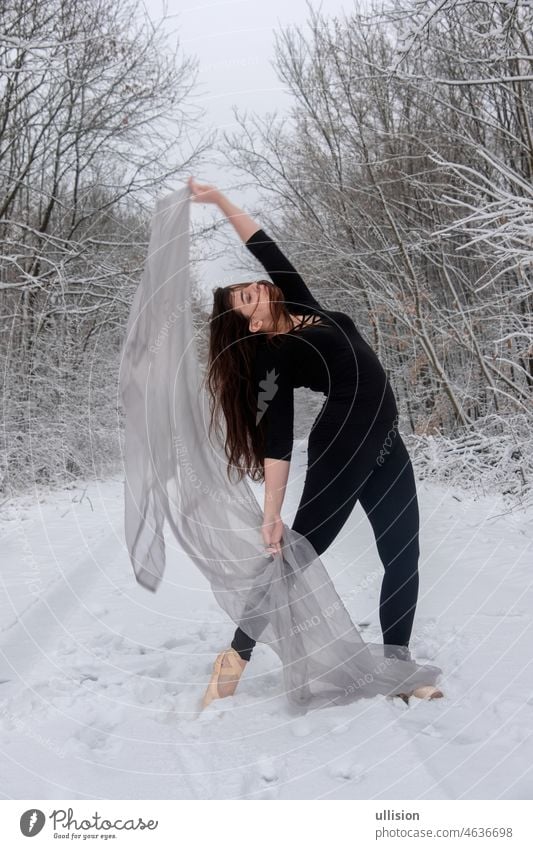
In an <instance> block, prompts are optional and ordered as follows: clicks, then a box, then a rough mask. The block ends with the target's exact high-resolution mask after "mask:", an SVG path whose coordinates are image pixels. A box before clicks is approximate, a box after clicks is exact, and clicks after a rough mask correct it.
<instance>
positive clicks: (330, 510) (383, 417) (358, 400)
mask: <svg viewBox="0 0 533 849" xmlns="http://www.w3.org/2000/svg"><path fill="white" fill-rule="evenodd" d="M245 244H246V247H247V248H248V249H249V250H250V251H251V253H252V254H253V255H254V256H255V257H256V258H257V259H258V260H259V262H260V263H261V264H262V265H263V267H264V268H265V270H266V272H267V273H268V275H269V276H270V278H271V279H272V281H273V282H274V283H275V284H276V285H277V286H279V287H280V289H282V291H283V294H284V298H285V302H286V305H287V308H288V310H289V312H290V313H291V314H293V315H303V316H304V318H303V320H302V322H301V323H300V325H298V326H296V327H294V328H293V329H292V330H290V331H288V332H287V333H282V334H278V335H276V336H275V337H273V339H274V344H272V341H271V340H267V338H266V336H265V335H264V334H258V337H259V338H258V351H257V355H256V360H255V370H254V377H255V381H256V388H257V398H258V408H257V409H258V413H259V414H261V415H262V416H264V425H265V431H266V451H265V456H266V457H272V458H276V459H284V460H290V459H291V456H292V446H293V424H294V401H293V394H294V388H295V387H300V386H305V387H308V388H309V389H311V390H313V391H316V392H322V393H323V394H324V395H325V396H326V399H325V401H324V403H323V405H322V408H321V410H320V412H319V414H318V416H317V417H316V419H315V421H314V423H313V425H312V428H311V431H310V434H309V439H308V448H307V460H308V465H307V473H306V477H305V481H304V486H303V491H302V495H301V499H300V503H299V506H298V510H297V513H296V516H295V518H294V521H293V525H292V527H293V528H294V529H295V530H297V531H298V532H299V533H301V534H302V535H303V536H305V537H307V538H308V539H309V541H310V542H311V544H312V545H313V547H314V548H315V551H316V552H317V554H319V555H320V554H322V553H323V552H324V551H325V550H326V549H327V548H328V546H329V545H330V544H331V542H332V541H333V540H334V539H335V537H336V536H337V534H338V533H339V531H340V530H341V528H342V527H343V525H344V524H345V523H346V521H347V519H348V517H349V515H350V513H351V512H352V510H353V508H354V506H355V503H356V501H357V500H359V501H360V503H361V505H362V507H363V509H364V511H365V512H366V514H367V516H368V519H369V521H370V523H371V525H372V528H373V531H374V534H375V538H376V544H377V548H378V553H379V556H380V559H381V561H382V563H383V567H384V570H385V572H384V577H383V581H382V586H381V595H380V608H379V616H380V623H381V629H382V634H383V642H384V643H385V644H391V645H394V646H404V647H405V654H404V655H403V656H404V657H406V658H407V659H408V658H409V652H408V650H407V646H408V644H409V639H410V636H411V631H412V626H413V620H414V615H415V609H416V603H417V598H418V585H419V578H418V558H419V542H418V532H419V512H418V501H417V493H416V485H415V478H414V473H413V468H412V465H411V461H410V458H409V455H408V453H407V449H406V447H405V444H404V442H403V440H402V438H401V436H400V433H399V430H398V416H399V414H398V408H397V404H396V400H395V397H394V393H393V390H392V387H391V385H390V383H389V380H388V377H387V375H386V373H385V371H384V369H383V367H382V365H381V363H380V361H379V359H378V357H377V356H376V354H375V352H374V351H373V350H372V348H371V347H370V345H369V344H368V343H367V342H366V341H365V340H364V339H363V337H362V336H361V334H360V333H359V331H358V330H357V328H356V326H355V324H354V322H353V321H352V319H351V318H350V317H349V316H348V315H346V314H345V313H343V312H337V311H333V310H326V309H324V307H323V306H322V305H321V304H320V303H319V302H318V301H317V300H316V298H315V297H314V296H313V295H312V294H311V292H310V291H309V289H308V288H307V286H306V284H305V282H304V281H303V279H302V278H301V277H300V275H299V274H298V272H297V271H296V270H295V269H294V267H293V266H292V265H291V263H290V262H289V260H288V259H287V258H286V257H285V256H284V254H283V253H282V251H281V250H280V248H279V247H278V245H277V244H276V243H275V242H274V241H273V239H272V238H271V237H270V236H268V235H267V234H266V233H265V231H264V230H263V229H259V230H257V231H256V232H255V233H253V235H252V236H250V238H249V239H248V240H247V241H246V242H245ZM309 321H310V322H311V323H306V322H309ZM354 544H356V541H355V540H354ZM231 645H232V647H233V648H234V649H235V650H236V651H237V652H238V653H239V654H240V656H241V657H242V658H243V659H245V660H249V659H250V656H251V651H252V648H253V646H254V645H255V641H254V640H252V639H251V638H250V637H248V636H247V634H246V633H245V632H244V631H242V630H241V629H240V628H237V630H236V632H235V635H234V638H233V641H232V643H231Z"/></svg>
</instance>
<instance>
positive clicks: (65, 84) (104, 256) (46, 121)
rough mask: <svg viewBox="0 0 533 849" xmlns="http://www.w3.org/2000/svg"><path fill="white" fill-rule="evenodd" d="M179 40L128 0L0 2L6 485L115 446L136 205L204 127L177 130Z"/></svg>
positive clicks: (194, 150)
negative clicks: (115, 402)
mask: <svg viewBox="0 0 533 849" xmlns="http://www.w3.org/2000/svg"><path fill="white" fill-rule="evenodd" d="M180 53H181V50H180V46H179V44H176V45H175V46H174V47H172V46H171V44H170V42H169V38H168V36H167V35H166V34H165V29H164V22H163V21H162V22H160V23H159V24H157V25H154V24H153V23H152V21H151V20H150V19H149V18H148V17H147V16H146V13H145V11H144V6H143V5H142V4H140V3H138V2H137V0H118V2H114V3H107V2H104V0H47V2H46V3H42V2H40V0H5V2H4V3H3V4H2V5H1V7H0V93H1V99H0V242H1V255H0V298H1V304H2V319H1V325H0V353H1V357H2V371H3V373H4V374H5V375H7V378H6V383H5V386H4V398H5V402H4V422H5V427H4V435H5V439H6V444H5V447H4V451H3V452H2V455H3V457H4V463H5V466H4V475H3V476H4V480H5V481H8V480H9V481H10V484H11V485H14V484H15V483H16V482H27V481H29V480H31V479H32V478H33V477H37V479H41V480H49V479H52V478H53V477H55V476H56V473H57V474H61V470H63V471H64V470H65V468H66V469H67V471H70V472H72V473H74V474H76V473H80V472H81V471H83V472H85V473H89V472H91V464H92V463H95V464H96V466H97V468H100V467H102V468H103V467H105V465H106V463H107V462H108V460H109V461H110V460H112V458H113V456H114V457H117V456H118V452H117V446H116V445H113V442H116V434H115V433H114V429H113V426H112V425H111V422H112V420H113V418H112V417H113V414H112V406H111V405H110V404H109V398H110V397H114V395H115V394H116V393H115V385H114V384H115V379H116V366H117V363H116V356H117V352H118V349H119V346H120V338H121V330H122V328H123V326H124V322H125V317H126V314H127V310H128V304H129V301H130V299H131V295H132V290H133V288H134V287H135V285H136V284H137V282H138V278H139V274H140V271H141V267H142V262H143V259H144V254H145V248H146V239H147V223H148V210H149V209H150V208H151V206H152V201H153V198H154V195H155V194H157V193H158V192H160V191H161V190H162V189H163V188H165V187H167V188H170V185H169V184H170V183H171V181H173V180H175V179H176V177H179V175H181V174H184V173H188V171H189V169H190V168H191V166H192V165H193V164H194V163H195V162H196V161H197V160H198V159H199V158H200V157H201V155H202V153H203V151H204V150H205V149H207V148H208V147H209V146H210V143H211V142H210V140H209V139H203V140H201V141H198V142H197V144H196V145H195V146H191V145H190V142H189V141H188V137H187V130H188V127H189V126H190V125H191V123H192V121H193V120H195V119H196V118H197V117H198V113H199V110H198V108H193V104H192V99H191V97H190V95H191V92H192V90H193V87H194V85H195V78H196V71H197V67H196V60H192V59H190V58H187V57H181V56H180ZM95 358H96V361H95ZM91 360H92V361H91ZM89 376H90V379H91V381H92V382H93V385H92V387H90V389H91V391H92V392H93V395H92V397H91V396H90V394H89V387H88V378H89ZM94 392H96V396H95V395H94ZM104 396H107V408H106V404H105V401H104ZM95 398H96V399H97V400H95ZM95 404H96V407H97V409H95ZM106 409H107V410H108V412H107V413H105V412H104V411H105V410H106ZM100 413H101V415H102V416H103V417H104V418H106V417H107V420H108V423H107V424H105V425H104V424H103V420H102V418H101V417H100ZM89 414H91V415H92V418H93V430H92V433H91V434H90V436H89V433H88V431H87V429H86V422H87V420H88V417H89ZM80 422H84V423H85V428H82V429H81V430H80ZM51 425H52V427H51ZM99 428H101V431H102V433H103V436H102V439H100V436H99V432H98V431H99ZM32 434H33V439H32ZM91 439H92V440H93V444H92V445H91ZM51 447H52V450H50V448H51Z"/></svg>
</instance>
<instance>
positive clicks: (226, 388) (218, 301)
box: [206, 280, 291, 482]
mask: <svg viewBox="0 0 533 849" xmlns="http://www.w3.org/2000/svg"><path fill="white" fill-rule="evenodd" d="M257 282H259V283H266V284H267V285H268V286H269V290H268V291H269V293H270V312H271V315H272V320H273V325H274V327H273V329H272V330H271V331H269V333H279V332H283V331H284V330H285V329H286V328H287V326H289V325H290V324H291V322H290V313H289V310H288V309H287V307H286V305H285V299H284V297H283V292H282V290H281V289H280V288H279V287H278V286H275V285H274V284H273V283H271V282H270V281H268V280H258V281H257ZM249 285H250V284H249V283H240V284H233V285H232V286H218V287H217V288H216V289H215V290H214V292H213V297H214V301H213V310H212V312H211V316H210V318H209V355H208V366H207V375H206V385H207V388H208V390H209V393H210V406H211V421H210V424H209V435H211V432H212V429H213V427H215V428H216V429H217V433H218V434H219V435H220V437H221V438H223V437H224V432H223V429H222V427H221V423H220V414H221V413H222V414H223V416H224V419H225V423H226V432H225V440H224V447H225V452H226V457H227V459H228V465H227V470H226V471H227V475H228V478H229V480H230V481H231V473H232V470H235V471H236V474H237V481H241V480H242V479H243V477H244V476H245V475H249V477H250V478H251V479H252V480H253V481H258V482H261V481H264V479H265V432H264V424H263V418H264V417H261V420H260V422H259V424H256V415H257V400H258V399H257V389H256V387H255V385H254V377H253V368H254V362H255V356H256V353H257V345H258V343H259V341H260V340H259V339H258V338H256V337H258V336H259V335H261V336H263V337H264V336H265V335H266V334H265V333H263V332H262V331H259V332H257V333H251V332H250V330H249V326H248V325H249V322H250V319H249V318H247V317H246V316H244V315H242V314H241V313H240V312H239V311H238V310H235V309H233V305H232V302H231V296H230V291H231V290H232V289H236V288H239V287H240V286H249ZM267 342H268V344H272V345H276V344H278V343H279V337H277V336H275V335H273V336H271V337H270V336H267Z"/></svg>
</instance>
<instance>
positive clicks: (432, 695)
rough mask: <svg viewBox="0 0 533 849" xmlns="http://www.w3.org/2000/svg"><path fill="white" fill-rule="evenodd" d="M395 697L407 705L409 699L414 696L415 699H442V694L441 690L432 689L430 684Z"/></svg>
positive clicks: (397, 694)
mask: <svg viewBox="0 0 533 849" xmlns="http://www.w3.org/2000/svg"><path fill="white" fill-rule="evenodd" d="M396 696H397V697H398V698H400V699H403V701H404V702H405V703H406V704H408V703H409V697H410V696H414V697H415V698H417V699H427V700H429V699H442V698H443V697H444V693H443V692H442V690H439V688H438V687H434V686H433V685H432V684H426V685H423V686H422V687H417V688H416V689H415V690H411V692H410V693H396Z"/></svg>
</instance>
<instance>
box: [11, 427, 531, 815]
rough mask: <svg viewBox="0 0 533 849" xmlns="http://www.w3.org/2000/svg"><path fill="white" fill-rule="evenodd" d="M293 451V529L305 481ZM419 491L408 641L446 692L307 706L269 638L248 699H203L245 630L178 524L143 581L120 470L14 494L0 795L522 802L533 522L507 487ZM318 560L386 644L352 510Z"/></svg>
mask: <svg viewBox="0 0 533 849" xmlns="http://www.w3.org/2000/svg"><path fill="white" fill-rule="evenodd" d="M298 447H299V451H298V453H296V452H295V462H294V463H293V468H292V469H291V481H290V485H289V489H288V493H287V499H286V506H287V508H288V509H286V510H285V512H284V519H285V521H286V522H288V523H290V522H291V521H292V516H293V515H294V510H295V509H296V505H297V503H298V498H299V493H300V487H301V485H302V483H303V480H302V477H303V475H302V472H303V469H304V459H303V458H304V456H305V455H304V453H303V449H304V445H303V443H300V444H299V446H298ZM418 491H419V500H420V508H421V521H422V527H421V549H422V555H421V563H420V571H421V588H420V597H419V605H418V610H417V616H416V620H415V631H414V635H413V639H412V643H411V648H412V650H413V653H414V655H415V657H416V658H417V660H419V661H420V662H425V661H428V662H429V661H431V662H435V663H437V664H438V665H439V666H440V667H441V668H442V669H443V670H444V675H443V679H442V687H443V689H444V691H445V696H446V697H445V698H444V699H441V700H439V701H434V702H420V701H415V703H413V700H411V701H412V703H411V704H410V705H409V706H407V705H405V704H404V703H403V702H401V701H400V700H398V699H394V700H387V699H385V698H383V697H378V698H375V699H368V700H363V701H359V702H355V703H353V704H351V705H348V706H344V707H331V708H327V709H324V710H321V711H311V712H309V713H307V714H306V715H304V716H302V715H297V714H295V713H294V712H293V711H292V710H291V709H290V708H289V706H288V703H287V702H286V700H285V697H284V695H283V692H282V681H281V674H280V666H279V661H278V659H277V657H276V656H275V655H274V653H273V652H272V651H271V650H270V649H269V648H268V647H267V646H265V645H261V644H258V646H257V647H256V650H255V653H254V656H253V660H252V663H251V664H250V665H249V666H248V667H247V669H246V672H245V675H244V676H243V678H242V680H241V683H240V686H239V689H238V692H237V693H236V695H235V696H234V697H233V698H231V699H224V700H221V701H218V702H214V703H213V704H212V705H211V706H210V707H209V708H208V709H207V710H205V711H204V712H203V713H200V714H199V713H198V712H197V706H198V702H199V699H200V697H201V695H202V693H203V690H204V687H205V684H206V682H207V680H208V677H209V673H210V670H211V666H212V662H213V659H214V657H215V655H216V653H217V652H218V651H219V650H220V649H222V648H224V647H226V646H227V645H228V644H229V640H230V639H231V636H232V634H233V630H234V626H233V623H232V622H231V621H230V620H229V619H228V618H227V616H226V614H225V613H224V612H223V611H222V610H221V609H220V608H219V607H218V605H217V604H216V602H215V601H214V599H213V597H212V595H211V592H210V589H209V587H208V585H207V584H206V583H205V581H204V579H203V578H202V576H201V575H200V574H199V572H198V571H197V570H196V569H195V567H194V566H193V564H192V563H191V562H190V561H189V560H188V558H187V557H186V556H185V555H184V554H183V553H182V552H181V551H180V550H179V547H178V546H177V544H176V543H175V542H174V540H173V539H172V538H171V537H169V536H167V540H168V563H167V572H166V577H165V581H164V583H163V585H162V587H161V589H160V591H159V592H158V593H156V594H155V595H153V594H150V593H148V592H146V591H145V590H143V589H142V588H140V587H139V586H137V584H136V583H135V580H134V577H133V572H132V569H131V566H130V563H129V559H128V555H127V551H126V548H125V544H124V539H123V502H122V494H123V483H122V479H119V478H117V479H115V480H110V481H106V482H90V483H88V484H86V485H85V484H83V483H82V482H80V483H79V484H78V485H77V486H75V487H72V488H70V489H65V490H63V491H61V492H55V493H48V494H47V493H45V492H41V493H36V494H35V496H33V497H31V496H25V497H21V498H18V499H17V500H15V501H13V502H10V503H9V504H4V505H3V507H2V508H1V511H0V534H1V537H2V554H3V558H2V561H3V562H2V569H1V580H2V584H1V594H0V612H1V628H0V649H1V652H0V679H1V680H3V681H4V683H2V684H1V685H0V696H1V701H0V746H1V750H2V755H3V757H2V759H1V765H0V793H1V794H2V796H3V797H4V798H24V799H31V798H38V799H45V798H55V799H58V798H59V799H61V798H63V799H87V798H99V799H105V798H111V799H130V798H142V799H145V798H146V799H150V798H154V799H169V798H174V799H220V798H234V799H235V798H238V799H257V798H262V799H496V798H501V799H530V798H531V797H532V791H533V738H532V735H533V659H532V654H533V624H532V611H533V587H532V578H531V573H532V565H533V557H532V548H533V546H532V540H531V526H532V522H531V520H532V516H531V515H526V514H525V513H524V512H518V511H515V512H510V513H509V512H505V511H506V508H505V507H504V506H502V503H501V501H500V500H499V499H498V498H497V497H492V498H485V499H483V500H478V501H474V499H473V498H472V497H471V496H469V495H468V494H465V493H463V492H460V491H454V490H450V489H447V488H445V487H442V486H436V485H433V484H429V483H419V484H418ZM258 493H259V490H258ZM289 508H290V509H289ZM502 514H503V515H502ZM323 560H324V562H325V564H326V565H327V567H328V569H329V571H330V574H331V576H332V578H333V579H334V581H335V583H336V586H337V589H338V591H339V592H340V594H341V595H342V597H343V599H344V600H345V603H346V605H347V607H348V609H349V610H350V612H351V614H352V617H353V619H354V622H356V623H362V624H361V628H362V629H363V632H364V633H365V634H366V635H368V638H369V639H372V640H376V641H379V639H380V631H379V625H378V595H379V588H380V579H381V565H380V562H379V560H378V556H377V551H376V547H375V544H374V541H373V537H372V532H371V529H370V526H369V524H368V521H367V519H366V517H365V515H364V513H363V511H362V510H361V508H360V506H359V505H358V506H357V507H356V508H355V510H354V512H353V514H352V516H351V518H350V520H349V522H348V524H347V525H346V526H345V528H344V529H343V531H342V532H341V534H340V536H339V538H338V539H337V540H336V542H335V544H334V546H332V547H331V548H330V549H329V551H328V552H327V553H326V554H324V555H323Z"/></svg>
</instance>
